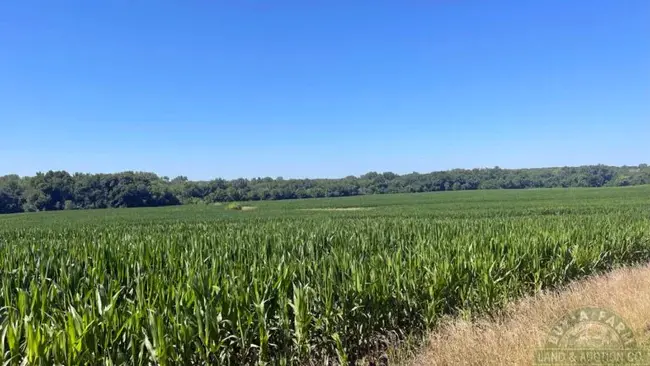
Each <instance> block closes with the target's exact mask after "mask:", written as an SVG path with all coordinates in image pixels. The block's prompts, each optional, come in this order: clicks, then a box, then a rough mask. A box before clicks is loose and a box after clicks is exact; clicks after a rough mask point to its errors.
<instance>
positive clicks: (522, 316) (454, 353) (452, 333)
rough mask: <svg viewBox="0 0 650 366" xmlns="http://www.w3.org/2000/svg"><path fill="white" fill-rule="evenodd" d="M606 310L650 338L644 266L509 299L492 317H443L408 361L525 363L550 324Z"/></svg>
mask: <svg viewBox="0 0 650 366" xmlns="http://www.w3.org/2000/svg"><path fill="white" fill-rule="evenodd" d="M586 306H590V307H601V308H607V309H609V310H612V311H614V312H616V313H617V314H618V315H620V316H621V317H622V318H623V319H624V320H625V321H626V322H627V323H628V324H629V326H630V327H631V328H632V329H633V330H634V332H635V334H636V339H637V341H638V342H639V343H645V344H647V343H648V341H649V340H650V266H644V267H640V268H625V269H619V270H616V271H613V272H611V273H608V274H605V275H601V276H597V277H593V278H590V279H586V280H583V281H578V282H575V283H573V284H571V285H569V286H568V287H567V288H566V289H564V290H562V291H559V292H545V293H541V294H539V295H537V296H534V297H530V298H525V299H523V300H521V301H519V302H517V303H513V304H512V305H511V306H510V307H508V308H507V309H506V311H505V312H504V315H503V316H499V317H498V319H484V320H480V321H475V322H468V321H463V320H458V319H456V320H448V321H445V322H443V324H442V325H441V327H439V328H438V329H437V331H436V332H435V333H433V334H432V335H431V336H430V337H429V340H428V341H429V344H428V345H427V346H426V347H425V348H424V350H423V351H422V352H421V353H420V354H419V355H418V356H417V357H416V358H415V359H414V360H413V361H412V364H413V365H418V366H419V365H422V366H433V365H482V366H485V365H531V364H532V363H533V360H534V353H535V351H536V350H537V349H538V348H540V347H542V346H543V344H544V342H545V340H546V336H547V334H548V332H549V331H550V329H551V327H552V326H553V325H554V323H555V322H556V321H557V320H558V319H559V318H560V317H562V316H563V315H564V314H566V313H568V312H570V311H572V310H575V309H577V308H581V307H586Z"/></svg>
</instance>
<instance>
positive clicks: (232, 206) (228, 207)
mask: <svg viewBox="0 0 650 366" xmlns="http://www.w3.org/2000/svg"><path fill="white" fill-rule="evenodd" d="M241 209H242V205H240V204H239V203H237V202H230V203H229V204H228V205H226V210H235V211H241Z"/></svg>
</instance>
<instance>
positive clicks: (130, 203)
mask: <svg viewBox="0 0 650 366" xmlns="http://www.w3.org/2000/svg"><path fill="white" fill-rule="evenodd" d="M640 184H650V168H649V167H648V165H647V164H641V165H638V166H620V167H619V166H607V165H589V166H580V167H557V168H534V169H501V168H499V167H494V168H483V169H454V170H448V171H438V172H432V173H426V174H419V173H411V174H404V175H398V174H395V173H391V172H385V173H377V172H370V173H367V174H364V175H361V176H359V177H356V176H348V177H345V178H342V179H283V178H281V177H278V178H275V179H274V178H270V177H266V178H253V179H243V178H240V179H233V180H224V179H214V180H210V181H190V180H188V179H187V177H184V176H179V177H176V178H173V179H169V178H168V177H160V176H158V175H156V174H154V173H146V172H130V171H129V172H121V173H115V174H84V173H75V174H70V173H68V172H66V171H49V172H46V173H42V172H39V173H37V174H36V175H35V176H33V177H19V176H17V175H6V176H2V177H0V213H18V212H33V211H51V210H64V209H66V210H70V209H90V208H109V207H153V206H169V205H180V204H202V203H205V204H207V203H215V202H230V201H255V200H282V199H297V198H316V197H344V196H356V195H365V194H384V193H410V192H434V191H457V190H474V189H523V188H554V187H603V186H627V185H640Z"/></svg>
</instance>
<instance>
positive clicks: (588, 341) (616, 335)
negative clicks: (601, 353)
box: [546, 308, 637, 349]
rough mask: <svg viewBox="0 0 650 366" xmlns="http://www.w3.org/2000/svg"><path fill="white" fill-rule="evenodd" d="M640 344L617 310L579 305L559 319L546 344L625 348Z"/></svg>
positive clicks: (579, 347)
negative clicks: (615, 311) (578, 307)
mask: <svg viewBox="0 0 650 366" xmlns="http://www.w3.org/2000/svg"><path fill="white" fill-rule="evenodd" d="M636 346H637V344H636V339H635V338H634V332H633V331H632V329H631V328H630V327H629V326H628V325H627V323H626V322H625V321H624V320H623V319H622V318H621V317H620V316H618V315H617V314H616V313H614V312H612V311H610V310H607V309H601V308H581V309H576V310H574V311H572V312H570V313H568V314H566V315H565V316H563V317H562V319H560V320H559V321H558V322H557V323H556V324H555V326H554V327H553V328H552V329H551V332H550V333H549V335H548V338H547V339H546V347H547V348H571V349H591V348H597V349H626V348H635V347H636Z"/></svg>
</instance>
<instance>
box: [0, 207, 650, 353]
mask: <svg viewBox="0 0 650 366" xmlns="http://www.w3.org/2000/svg"><path fill="white" fill-rule="evenodd" d="M644 213H645V214H644ZM649 259H650V215H647V211H641V210H639V209H631V208H629V209H625V208H624V207H623V208H619V209H617V210H615V211H613V212H612V213H609V214H607V213H601V212H598V213H597V214H575V215H552V214H551V215H534V216H531V215H521V216H515V217H508V216H503V217H501V216H498V217H492V218H476V219H444V218H435V219H434V218H430V217H426V215H423V216H422V217H420V216H418V215H404V216H403V217H401V216H399V215H395V216H391V217H383V218H382V217H377V216H376V215H375V216H372V217H366V216H364V214H362V213H359V214H354V215H352V214H350V215H345V216H337V215H331V216H326V215H318V216H310V215H305V216H303V217H290V218H281V217H276V218H263V217H255V218H250V219H247V220H240V219H238V220H226V219H223V220H209V221H208V220H201V219H200V217H199V218H196V219H193V220H185V221H180V220H179V221H178V222H174V221H165V222H156V221H155V220H151V221H147V222H143V221H139V222H138V223H137V224H135V223H134V224H129V223H128V222H127V221H119V222H115V223H109V222H103V223H102V224H101V225H94V224H91V223H84V224H82V225H75V224H74V223H72V224H69V225H49V226H48V225H23V226H15V227H14V226H11V225H5V226H0V361H2V362H6V363H7V364H8V365H14V364H15V365H18V364H25V363H26V364H34V365H38V364H42V365H52V364H62V365H82V364H84V365H86V364H93V365H100V364H104V365H118V364H138V365H146V364H159V365H171V364H224V365H242V364H251V365H253V364H279V365H291V364H321V365H322V364H350V363H354V362H356V361H357V360H359V359H360V358H361V357H363V356H365V355H369V354H375V353H377V352H378V351H381V349H383V347H385V346H386V345H387V344H390V343H391V342H394V341H395V340H399V339H403V338H404V337H407V336H408V335H409V334H412V333H413V332H418V331H423V330H426V329H430V328H431V327H433V326H435V324H436V321H437V320H439V319H440V317H441V316H442V315H445V314H458V313H459V312H463V313H469V314H475V313H485V312H489V311H492V310H494V309H497V308H499V307H500V306H502V305H504V304H505V303H506V302H508V301H510V300H512V299H513V298H516V297H519V296H521V295H523V294H527V293H532V292H534V291H537V290H540V289H542V288H548V287H553V286H557V285H561V284H564V283H566V282H567V281H569V280H571V279H575V278H578V277H580V276H584V275H588V274H592V273H595V272H600V271H604V270H608V269H610V268H612V267H613V266H616V265H619V264H629V263H635V262H642V261H647V260H649Z"/></svg>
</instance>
